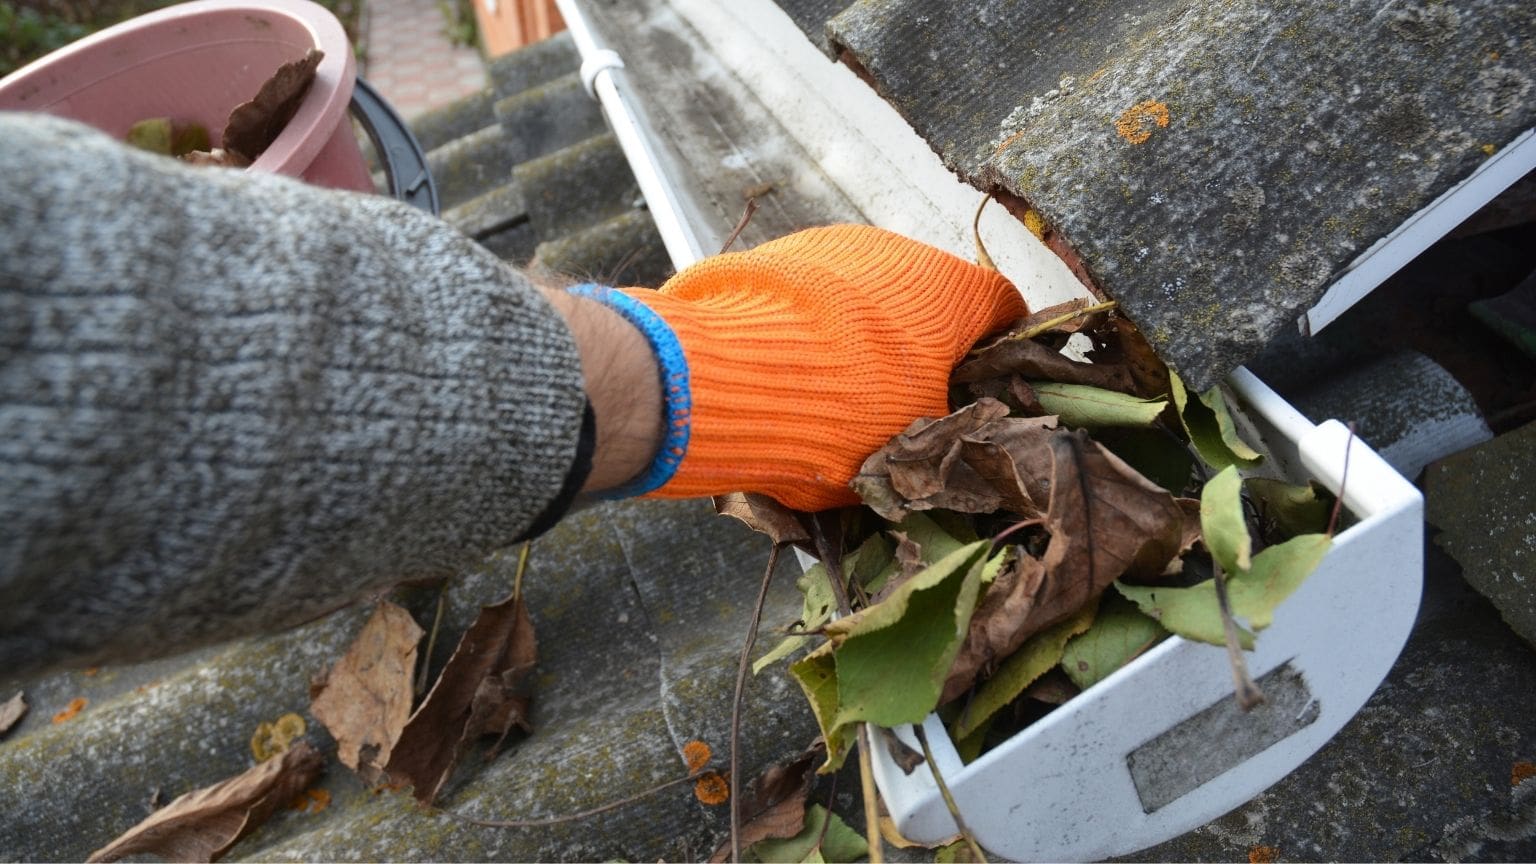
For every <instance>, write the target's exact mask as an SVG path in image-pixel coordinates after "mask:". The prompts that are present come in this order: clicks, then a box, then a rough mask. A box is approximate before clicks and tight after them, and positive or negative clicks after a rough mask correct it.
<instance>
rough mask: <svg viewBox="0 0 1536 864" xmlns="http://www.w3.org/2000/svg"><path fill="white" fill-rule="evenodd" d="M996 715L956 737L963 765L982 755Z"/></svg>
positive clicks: (957, 749)
mask: <svg viewBox="0 0 1536 864" xmlns="http://www.w3.org/2000/svg"><path fill="white" fill-rule="evenodd" d="M1141 617H1142V618H1146V617H1147V616H1145V615H1142V616H1141ZM996 717H997V715H996V714H993V715H992V716H991V717H988V718H987V719H986V720H983V721H982V723H981V725H980V726H977V727H976V729H975V731H973V732H971V734H969V735H967V736H965V737H964V738H956V739H955V753H956V755H958V756H959V757H960V763H961V764H962V765H969V764H971V763H972V762H975V761H976V757H978V756H980V755H981V748H982V747H984V746H986V743H987V732H988V730H990V729H991V728H992V720H993V719H994V718H996Z"/></svg>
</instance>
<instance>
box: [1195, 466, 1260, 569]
mask: <svg viewBox="0 0 1536 864" xmlns="http://www.w3.org/2000/svg"><path fill="white" fill-rule="evenodd" d="M1200 533H1201V535H1202V536H1203V539H1204V540H1205V548H1207V549H1209V550H1210V552H1211V557H1212V558H1214V559H1216V563H1217V564H1219V565H1221V569H1222V570H1223V571H1225V572H1226V573H1227V574H1229V575H1235V574H1237V573H1238V572H1240V571H1243V570H1247V569H1248V568H1249V567H1252V566H1253V560H1252V558H1251V557H1250V556H1251V555H1252V553H1253V538H1252V537H1250V536H1248V520H1246V519H1244V518H1243V478H1242V475H1240V474H1238V473H1237V468H1236V466H1232V465H1228V466H1227V467H1225V468H1223V469H1221V472H1220V473H1218V474H1217V475H1216V476H1215V477H1212V478H1211V479H1210V480H1208V481H1207V482H1206V484H1205V489H1203V490H1201V492H1200Z"/></svg>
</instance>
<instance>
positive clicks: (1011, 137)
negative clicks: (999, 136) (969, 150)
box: [992, 129, 1024, 156]
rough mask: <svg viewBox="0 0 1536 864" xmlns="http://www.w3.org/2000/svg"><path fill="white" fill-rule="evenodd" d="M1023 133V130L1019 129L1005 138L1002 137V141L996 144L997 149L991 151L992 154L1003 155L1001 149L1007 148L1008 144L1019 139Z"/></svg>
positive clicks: (1010, 144)
mask: <svg viewBox="0 0 1536 864" xmlns="http://www.w3.org/2000/svg"><path fill="white" fill-rule="evenodd" d="M1023 135H1024V130H1023V129H1020V130H1019V131H1017V132H1015V133H1013V134H1012V135H1009V136H1008V137H1007V138H1004V139H1003V143H1001V144H999V145H997V149H996V150H993V151H992V155H993V156H1001V155H1003V151H1004V150H1007V149H1008V148H1009V147H1010V146H1012V145H1013V142H1015V141H1017V140H1019V138H1021V137H1022V136H1023Z"/></svg>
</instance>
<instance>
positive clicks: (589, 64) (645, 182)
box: [555, 0, 704, 269]
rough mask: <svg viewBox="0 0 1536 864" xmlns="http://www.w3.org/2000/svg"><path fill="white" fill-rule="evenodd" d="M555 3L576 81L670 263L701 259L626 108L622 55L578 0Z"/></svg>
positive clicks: (646, 142) (644, 138) (667, 184)
mask: <svg viewBox="0 0 1536 864" xmlns="http://www.w3.org/2000/svg"><path fill="white" fill-rule="evenodd" d="M555 5H556V6H557V7H558V8H559V9H560V15H561V17H563V18H564V19H565V25H566V27H567V28H569V29H570V31H571V39H572V40H573V41H574V42H575V43H576V50H577V51H578V52H580V54H581V83H582V85H583V86H585V87H586V88H587V92H588V93H590V94H592V97H593V98H594V99H596V100H597V101H598V103H599V104H601V105H602V106H603V113H604V114H605V115H606V116H607V117H608V125H609V126H610V127H612V128H613V135H614V137H615V138H617V139H618V141H619V148H620V149H621V150H623V151H624V158H625V159H627V160H628V161H629V167H630V170H631V171H633V172H634V174H635V180H636V181H638V182H639V184H640V194H642V195H644V196H645V203H646V207H648V208H649V209H650V211H651V218H652V219H653V220H655V222H656V230H657V232H658V233H660V234H661V242H662V243H663V244H664V245H665V246H666V247H667V256H668V257H670V258H671V259H672V265H673V266H674V267H677V268H678V269H682V268H683V267H686V266H688V265H689V264H692V263H693V262H695V261H697V260H699V259H700V258H703V257H704V249H703V246H702V245H701V244H700V243H699V238H698V236H697V235H696V234H694V232H693V228H692V227H691V226H690V225H689V224H688V223H687V222H686V221H684V220H683V218H682V216H681V213H682V207H681V205H680V204H679V202H678V200H677V196H676V193H675V192H674V190H673V188H672V184H671V183H670V182H668V181H667V179H666V177H665V176H664V175H663V174H662V171H661V166H660V162H659V161H658V160H657V158H656V154H655V152H654V151H653V150H652V149H651V145H650V141H649V140H648V136H647V135H646V133H645V132H644V131H643V130H642V128H641V125H640V121H639V118H637V117H636V116H635V114H634V112H633V111H631V110H630V107H629V102H628V99H627V94H628V92H629V88H628V85H627V82H625V81H624V76H623V70H624V60H623V59H622V58H620V57H619V55H618V54H617V53H616V52H614V51H612V50H610V49H608V48H605V47H603V46H602V44H601V43H600V42H599V41H598V39H597V35H596V34H595V33H594V32H593V30H592V25H591V24H590V23H588V21H587V17H586V15H584V14H582V11H581V7H580V6H578V5H577V0H555Z"/></svg>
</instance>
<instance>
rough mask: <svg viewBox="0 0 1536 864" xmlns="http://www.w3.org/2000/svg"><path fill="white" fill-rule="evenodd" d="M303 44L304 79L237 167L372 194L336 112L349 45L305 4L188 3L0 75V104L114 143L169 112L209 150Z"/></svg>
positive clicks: (323, 13) (335, 25)
mask: <svg viewBox="0 0 1536 864" xmlns="http://www.w3.org/2000/svg"><path fill="white" fill-rule="evenodd" d="M310 48H319V49H320V50H322V51H324V52H325V59H324V60H322V61H320V66H319V68H318V69H317V70H316V71H315V81H314V84H312V85H311V86H310V88H309V92H308V93H307V94H306V95H305V97H304V101H303V103H302V104H301V105H300V106H299V109H298V111H297V112H295V114H294V115H293V119H292V120H291V121H289V123H288V126H287V127H286V128H285V129H284V130H283V131H282V133H281V134H279V135H278V137H277V139H276V140H275V141H273V142H272V145H271V146H270V147H268V148H267V151H266V152H265V153H263V154H262V155H261V157H260V158H259V159H257V160H256V161H255V162H254V163H252V164H251V166H250V168H249V169H248V170H251V171H265V172H268V173H273V174H284V175H287V176H290V177H302V178H303V179H304V180H306V181H308V182H311V183H314V184H316V185H320V186H331V187H335V188H341V189H357V190H361V191H368V192H371V191H374V186H373V180H372V178H371V177H370V175H369V172H368V166H367V163H366V162H365V161H364V160H363V154H362V151H361V149H360V148H359V147H358V144H357V139H356V137H354V135H353V133H352V126H351V123H350V122H349V121H348V117H347V105H348V103H349V102H350V101H351V98H352V88H353V82H354V80H355V77H356V74H357V71H356V63H355V61H354V59H353V57H352V46H351V44H350V43H348V41H347V35H346V32H345V31H344V30H343V29H342V27H341V22H339V21H337V20H336V16H334V15H332V14H331V13H330V12H329V11H328V10H326V9H325V8H324V7H322V6H318V5H316V4H314V3H311V2H309V0H196V2H192V3H184V4H181V5H178V6H171V7H169V8H166V9H162V10H160V11H158V12H151V13H149V14H148V15H142V16H140V17H138V18H134V19H131V20H129V21H125V22H123V23H122V24H119V25H117V26H115V27H110V28H108V29H106V30H103V31H101V32H99V33H95V34H93V35H91V36H87V37H86V38H84V39H81V40H80V41H78V42H75V43H73V44H71V45H68V46H66V47H64V48H61V49H59V50H58V51H55V52H53V53H52V54H49V55H48V56H46V57H44V58H42V59H40V60H38V61H36V62H34V63H31V64H29V65H27V66H24V67H22V68H21V69H18V70H16V71H15V72H13V73H11V74H10V75H7V76H6V77H5V78H4V79H0V110H11V111H42V112H46V113H49V114H56V115H59V116H62V117H70V118H73V119H76V120H79V121H81V122H84V123H88V124H90V125H92V126H95V127H96V128H98V129H101V130H102V131H104V132H106V133H107V134H109V135H113V136H115V137H117V138H119V139H122V138H124V137H126V136H127V134H128V128H129V127H130V126H132V125H133V124H134V123H137V122H138V121H140V120H144V119H147V118H151V117H171V118H172V119H175V120H182V121H192V122H196V123H199V124H201V125H203V126H205V127H207V129H208V132H209V135H210V136H211V137H212V138H213V144H214V146H219V145H220V144H221V143H222V142H221V141H220V140H219V138H220V136H221V135H222V134H223V130H224V122H225V120H226V119H227V118H228V117H229V112H230V109H232V108H234V107H235V106H236V105H238V104H240V103H241V102H244V101H246V100H248V99H250V98H251V97H253V96H255V95H256V91H257V90H258V89H260V87H261V84H262V82H263V81H265V80H266V79H267V78H268V77H269V76H271V74H272V73H273V72H274V71H276V69H277V67H278V66H280V65H281V64H283V63H287V62H289V61H291V60H297V59H299V58H300V57H303V56H304V53H305V52H306V51H308V50H309V49H310Z"/></svg>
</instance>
